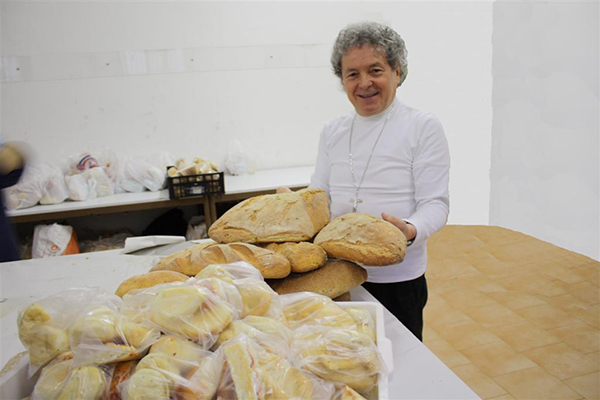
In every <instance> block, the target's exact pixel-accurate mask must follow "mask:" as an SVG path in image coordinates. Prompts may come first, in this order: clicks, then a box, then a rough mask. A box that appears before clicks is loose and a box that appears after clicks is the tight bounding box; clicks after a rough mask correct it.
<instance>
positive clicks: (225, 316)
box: [121, 282, 235, 349]
mask: <svg viewBox="0 0 600 400" xmlns="http://www.w3.org/2000/svg"><path fill="white" fill-rule="evenodd" d="M121 310H122V311H123V313H124V314H125V315H127V316H129V317H130V318H132V319H133V320H134V321H136V322H143V323H145V324H148V325H150V326H154V327H156V328H158V329H160V331H162V332H164V333H168V334H171V335H175V336H179V337H182V338H184V339H189V340H192V341H194V342H196V343H197V344H199V345H200V346H201V347H202V348H204V349H208V348H210V347H211V346H212V345H213V344H214V343H215V341H216V340H217V338H218V336H219V333H221V331H222V330H223V329H225V327H226V326H227V325H228V324H229V323H230V322H231V321H232V320H233V317H234V315H235V310H234V308H233V307H232V306H231V305H229V304H227V303H226V302H225V301H223V300H221V299H220V298H219V297H218V296H217V295H215V294H214V293H213V292H212V291H211V290H209V289H207V288H205V287H199V286H190V285H188V284H186V282H174V283H167V284H161V285H156V286H153V287H151V288H148V289H144V290H140V291H135V293H127V294H126V295H125V296H124V298H123V306H122V307H121Z"/></svg>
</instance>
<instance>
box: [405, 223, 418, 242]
mask: <svg viewBox="0 0 600 400" xmlns="http://www.w3.org/2000/svg"><path fill="white" fill-rule="evenodd" d="M403 221H404V222H406V223H407V224H408V225H412V224H411V223H410V222H408V221H407V220H403ZM413 226H414V225H413ZM415 229H416V228H415ZM416 238H417V236H416V235H415V237H414V238H412V239H410V240H407V241H406V247H408V246H410V245H411V244H413V242H414V241H415V239H416Z"/></svg>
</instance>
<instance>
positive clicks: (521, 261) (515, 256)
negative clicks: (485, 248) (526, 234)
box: [489, 238, 555, 265]
mask: <svg viewBox="0 0 600 400" xmlns="http://www.w3.org/2000/svg"><path fill="white" fill-rule="evenodd" d="M547 248H548V246H546V244H544V243H542V242H540V241H539V240H537V239H533V238H532V239H529V240H527V239H526V240H523V241H521V242H515V243H510V244H507V245H504V246H493V247H490V248H489V253H490V254H491V255H493V256H494V257H496V258H497V259H498V260H500V261H504V262H510V263H514V264H518V265H526V264H531V263H537V262H541V261H544V260H549V259H552V258H554V257H555V256H554V255H553V254H552V253H550V252H547V251H545V250H546V249H547Z"/></svg>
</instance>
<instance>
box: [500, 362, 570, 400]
mask: <svg viewBox="0 0 600 400" xmlns="http://www.w3.org/2000/svg"><path fill="white" fill-rule="evenodd" d="M494 380H495V381H496V383H498V384H499V385H500V386H502V387H503V388H504V390H506V391H507V392H508V393H510V394H511V395H513V396H514V398H515V399H544V400H546V399H560V400H566V399H573V400H574V399H580V398H581V395H580V394H579V393H578V392H576V391H575V390H573V389H571V388H570V387H569V386H567V385H566V384H565V383H563V382H561V381H560V380H558V379H557V378H555V377H554V376H552V375H550V374H549V373H547V372H546V371H544V370H543V369H542V368H540V367H535V368H529V369H524V370H520V371H516V372H512V373H510V374H506V375H502V376H497V377H495V378H494Z"/></svg>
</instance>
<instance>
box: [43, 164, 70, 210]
mask: <svg viewBox="0 0 600 400" xmlns="http://www.w3.org/2000/svg"><path fill="white" fill-rule="evenodd" d="M41 174H42V179H43V181H44V183H43V190H42V197H41V198H40V204H58V203H62V202H63V201H65V200H66V199H68V198H69V192H68V191H67V185H66V184H65V175H64V173H63V171H62V170H61V169H60V168H59V167H58V166H56V165H52V164H44V165H43V166H42V167H41Z"/></svg>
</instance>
